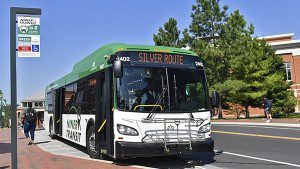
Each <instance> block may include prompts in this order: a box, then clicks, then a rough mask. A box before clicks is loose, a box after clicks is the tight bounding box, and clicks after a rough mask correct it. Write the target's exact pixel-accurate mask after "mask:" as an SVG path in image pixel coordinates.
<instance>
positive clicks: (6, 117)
mask: <svg viewBox="0 0 300 169" xmlns="http://www.w3.org/2000/svg"><path fill="white" fill-rule="evenodd" d="M3 112H4V113H5V115H4V118H3V121H4V127H10V118H11V116H10V105H6V106H3Z"/></svg>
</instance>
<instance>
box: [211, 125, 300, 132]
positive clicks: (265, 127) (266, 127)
mask: <svg viewBox="0 0 300 169" xmlns="http://www.w3.org/2000/svg"><path fill="white" fill-rule="evenodd" d="M214 126H222V127H228V126H230V127H253V128H264V129H268V128H270V129H279V130H297V131H299V130H300V128H299V129H296V128H287V127H285V128H281V127H272V126H253V125H238V124H214Z"/></svg>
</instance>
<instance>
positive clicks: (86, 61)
mask: <svg viewBox="0 0 300 169" xmlns="http://www.w3.org/2000/svg"><path fill="white" fill-rule="evenodd" d="M120 51H145V52H161V53H172V54H184V55H193V56H197V54H196V53H194V52H192V51H189V50H185V49H179V48H172V47H164V46H151V45H133V44H124V43H111V44H107V45H104V46H102V47H100V48H99V49H97V50H96V51H94V52H93V53H91V54H90V55H88V56H87V57H85V58H83V59H82V60H81V61H79V62H77V63H76V64H75V65H74V66H73V70H72V72H71V73H69V74H67V75H65V76H63V77H62V78H60V79H58V80H57V81H55V82H53V83H51V84H50V85H48V86H47V88H46V93H48V92H50V91H51V90H52V89H57V88H59V87H62V86H65V85H66V84H69V83H72V82H74V81H76V80H78V79H81V78H83V77H86V76H88V75H90V74H93V73H95V72H97V71H100V70H102V69H105V68H107V67H109V66H111V65H109V64H108V63H107V60H108V59H109V56H110V55H112V54H114V53H116V52H120Z"/></svg>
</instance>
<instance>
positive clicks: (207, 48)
mask: <svg viewBox="0 0 300 169" xmlns="http://www.w3.org/2000/svg"><path fill="white" fill-rule="evenodd" d="M219 2H220V0H196V4H195V5H193V6H192V13H191V18H192V22H191V24H190V26H189V28H188V29H184V31H183V33H182V35H183V38H180V31H179V30H178V29H177V27H176V26H177V21H176V20H173V19H170V20H169V21H168V22H167V23H165V25H164V28H165V30H163V29H162V28H159V32H158V35H154V41H155V43H156V44H157V45H165V46H174V47H182V46H184V44H188V45H189V46H190V47H191V50H193V51H194V52H196V53H197V54H198V55H199V56H201V57H202V58H203V60H204V62H205V66H206V73H207V79H208V83H209V84H210V89H211V90H217V91H219V92H220V93H221V96H222V99H223V100H222V101H223V103H225V104H226V103H233V104H240V105H242V106H244V108H245V109H246V112H247V113H246V116H247V115H249V113H248V107H249V106H252V107H261V106H262V98H263V96H265V95H266V96H267V97H268V98H269V99H272V100H273V112H274V113H276V114H279V113H291V112H293V111H294V107H295V105H296V98H295V97H294V95H293V92H292V91H290V90H288V89H289V88H290V84H289V83H287V82H286V81H285V72H284V69H283V61H282V58H281V57H280V56H278V55H275V51H274V49H273V48H272V47H271V46H269V45H268V44H266V42H265V41H264V40H259V39H257V38H253V34H254V26H253V25H252V24H250V25H249V26H247V22H246V21H245V19H244V17H243V15H242V14H240V12H239V11H238V10H236V11H234V12H232V13H231V14H230V15H228V14H227V9H228V6H223V7H220V6H219ZM225 104H224V105H225Z"/></svg>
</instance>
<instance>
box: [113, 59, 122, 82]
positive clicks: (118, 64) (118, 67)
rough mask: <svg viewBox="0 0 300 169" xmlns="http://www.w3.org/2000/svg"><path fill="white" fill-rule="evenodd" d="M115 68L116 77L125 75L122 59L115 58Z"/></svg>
mask: <svg viewBox="0 0 300 169" xmlns="http://www.w3.org/2000/svg"><path fill="white" fill-rule="evenodd" d="M113 70H114V76H115V78H121V77H123V64H122V62H121V61H120V60H114V62H113Z"/></svg>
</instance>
